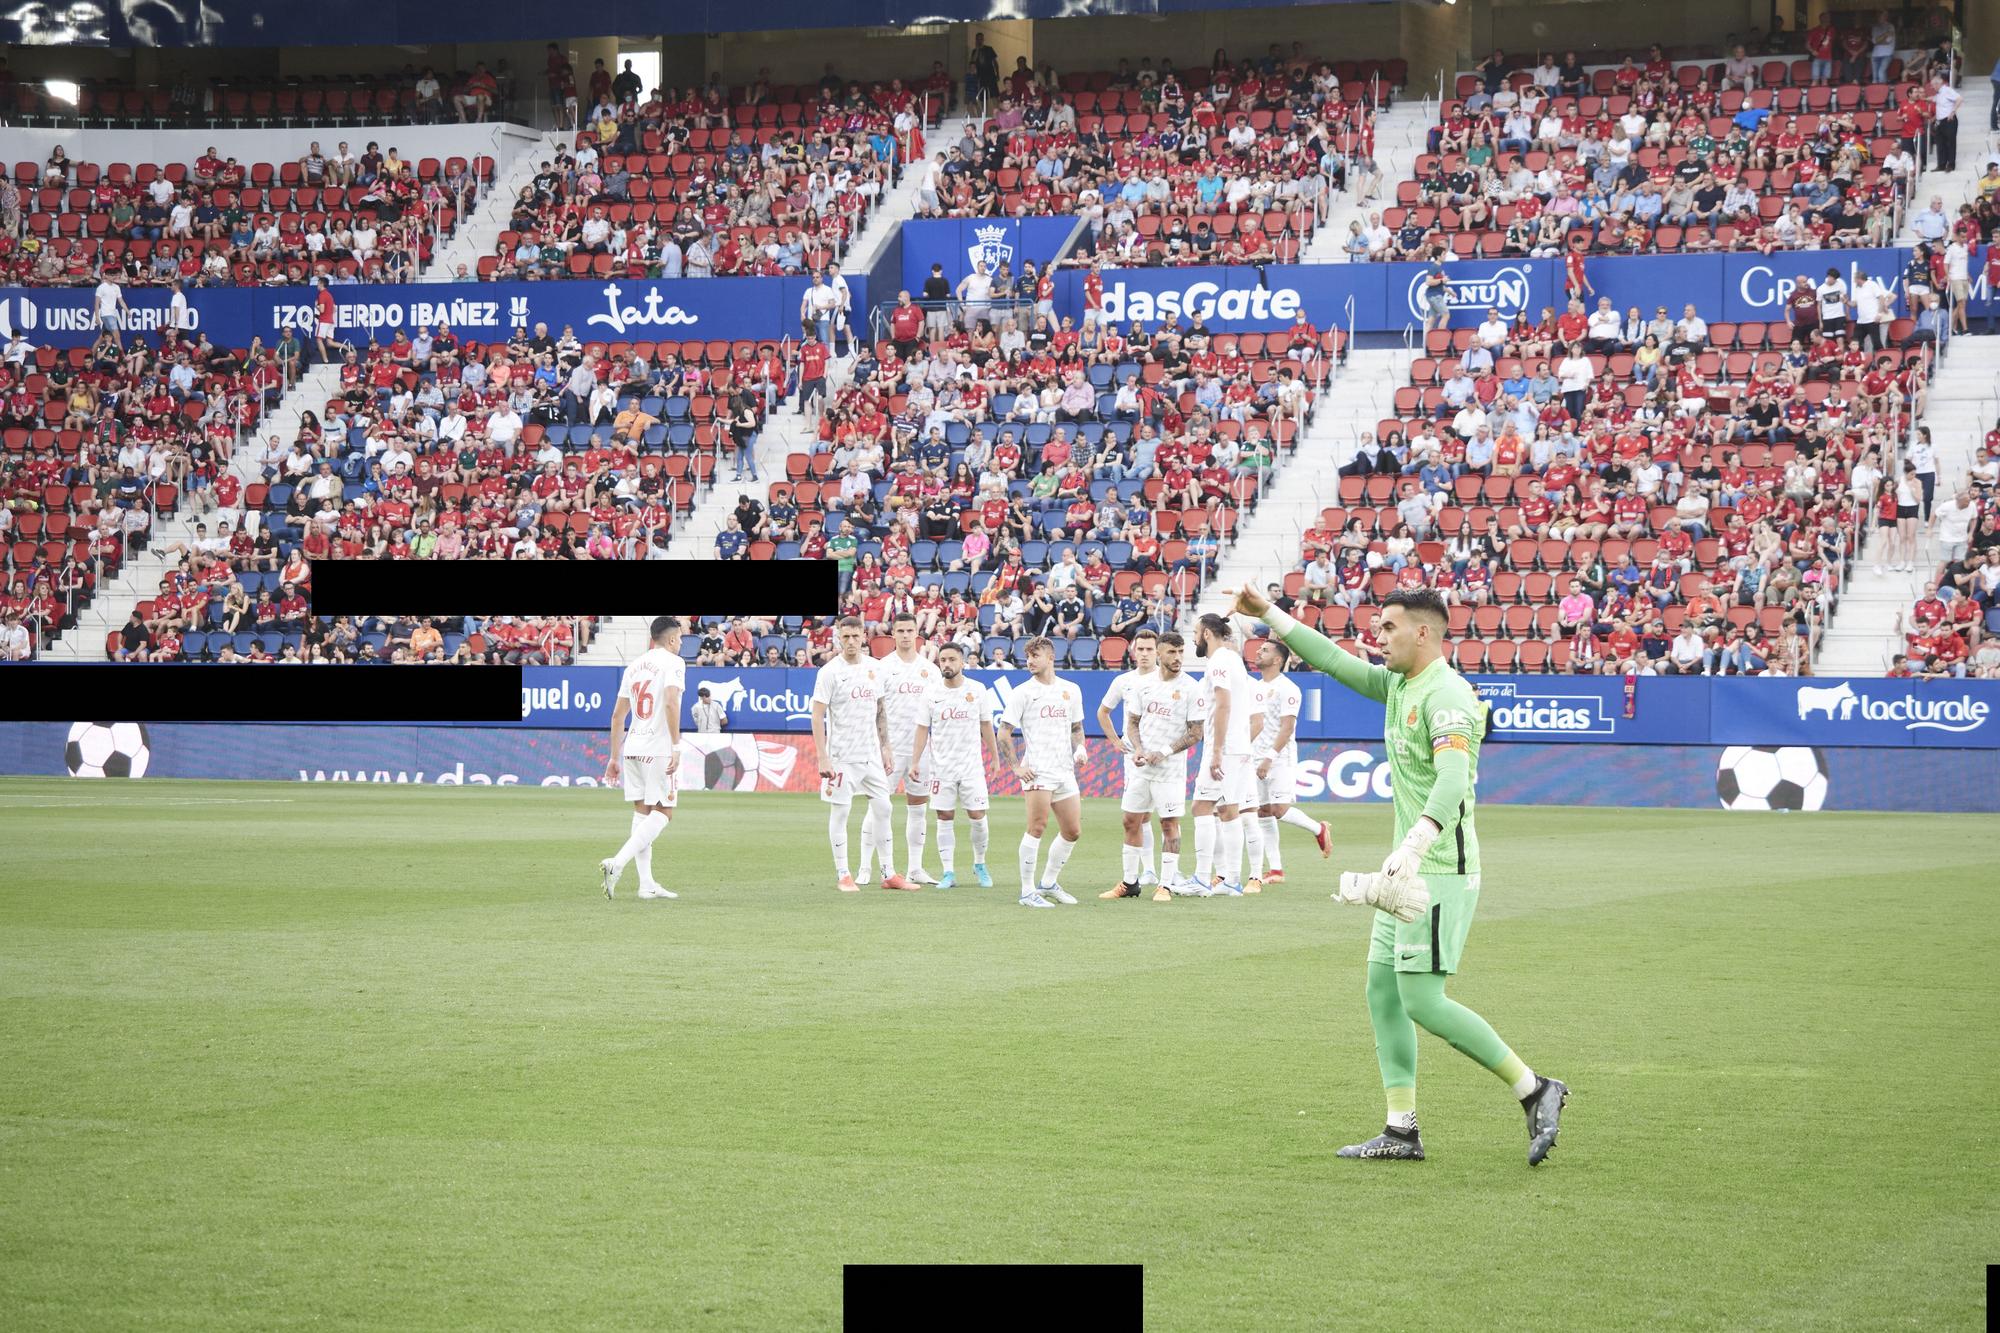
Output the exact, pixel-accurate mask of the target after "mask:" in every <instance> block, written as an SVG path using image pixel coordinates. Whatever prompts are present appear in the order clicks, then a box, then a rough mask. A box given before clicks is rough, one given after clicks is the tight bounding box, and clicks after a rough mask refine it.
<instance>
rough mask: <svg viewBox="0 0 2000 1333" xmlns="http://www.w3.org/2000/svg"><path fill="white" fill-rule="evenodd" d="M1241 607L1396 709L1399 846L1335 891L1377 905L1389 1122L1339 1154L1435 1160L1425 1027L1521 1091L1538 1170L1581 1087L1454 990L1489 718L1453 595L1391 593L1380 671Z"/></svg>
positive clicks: (1375, 954)
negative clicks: (1422, 1133)
mask: <svg viewBox="0 0 2000 1333" xmlns="http://www.w3.org/2000/svg"><path fill="white" fill-rule="evenodd" d="M1236 609H1237V610H1238V611H1239V612H1241V613H1242V614H1244V615H1251V616H1257V617H1258V618H1260V619H1262V620H1263V621H1264V623H1265V624H1267V625H1269V626H1270V627H1271V629H1272V632H1273V633H1275V634H1276V635H1277V636H1278V637H1279V638H1280V639H1282V640H1283V641H1284V644H1285V646H1286V647H1287V648H1289V649H1291V651H1292V652H1294V653H1297V654H1298V655H1299V657H1300V658H1301V659H1302V660H1303V661H1304V662H1305V664H1306V665H1307V666H1309V667H1312V668H1313V669H1314V670H1316V671H1320V672H1323V673H1325V674H1326V675H1329V676H1332V677H1333V678H1334V679H1335V680H1337V681H1339V682H1340V683H1341V684H1342V685H1345V686H1347V688H1349V689H1350V690H1353V691H1354V692H1355V693H1357V694H1361V695H1365V696H1367V697H1368V698H1370V699H1380V700H1381V701H1382V702H1383V705H1384V715H1383V723H1382V740H1383V744H1384V746H1385V747H1386V748H1387V750H1388V752H1389V776H1390V780H1391V783H1392V785H1393V786H1394V789H1395V793H1394V794H1395V808H1396V836H1397V846H1396V850H1394V851H1393V852H1391V853H1389V857H1388V859H1387V860H1385V861H1384V862H1383V863H1382V869H1381V870H1380V871H1379V872H1374V873H1368V874H1358V873H1354V872H1351V871H1350V872H1349V873H1347V874H1344V875H1342V876H1341V877H1340V892H1339V893H1337V894H1335V895H1334V896H1335V897H1337V898H1339V899H1340V900H1341V901H1342V902H1348V903H1366V904H1369V905H1371V906H1373V907H1375V908H1377V909H1378V910H1377V912H1376V915H1375V933H1374V936H1373V938H1372V939H1371V940H1370V941H1369V945H1368V1017H1369V1020H1370V1022H1371V1023H1373V1025H1374V1028H1375V1056H1376V1060H1377V1061H1378V1062H1379V1063H1380V1065H1381V1066H1382V1088H1383V1091H1384V1092H1385V1093H1386V1094H1387V1098H1388V1103H1389V1121H1388V1125H1387V1126H1386V1127H1385V1128H1384V1129H1383V1131H1382V1133H1381V1134H1380V1135H1378V1136H1377V1137H1375V1138H1373V1139H1370V1140H1369V1141H1368V1142H1366V1143H1357V1144H1354V1145H1352V1146H1351V1147H1346V1148H1342V1149H1341V1150H1340V1154H1339V1155H1340V1156H1342V1157H1369V1158H1391V1159H1397V1158H1400V1159H1406V1160H1412V1161H1422V1160H1423V1156H1424V1146H1423V1141H1422V1140H1421V1139H1420V1138H1419V1137H1418V1135H1417V1029H1418V1028H1419V1027H1422V1028H1424V1029H1425V1030H1426V1031H1428V1032H1431V1033H1433V1034H1435V1035H1437V1036H1440V1037H1443V1038H1444V1039H1445V1040H1446V1041H1448V1042H1450V1043H1451V1044H1452V1045H1453V1046H1454V1047H1456V1048H1457V1049H1458V1050H1459V1051H1461V1052H1463V1053H1464V1054H1466V1055H1469V1056H1471V1057H1472V1058H1473V1059H1474V1060H1477V1061H1478V1062H1479V1063H1480V1064H1482V1065H1484V1066H1485V1067H1486V1068H1487V1069H1490V1070H1492V1071H1493V1072H1494V1073H1495V1074H1497V1075H1499V1077H1500V1080H1501V1081H1502V1082H1503V1083H1506V1084H1507V1085H1508V1086H1509V1087H1510V1088H1511V1089H1512V1090H1513V1092H1514V1095H1515V1096H1516V1097H1518V1098H1519V1099H1520V1101H1521V1107H1522V1109H1523V1110H1525V1111H1526V1112H1527V1113H1528V1165H1529V1166H1535V1165H1538V1164H1539V1163H1540V1162H1541V1161H1542V1159H1543V1158H1545V1157H1547V1156H1548V1155H1549V1151H1550V1149H1552V1148H1554V1147H1555V1145H1556V1129H1557V1125H1558V1123H1559V1121H1560V1120H1561V1118H1562V1108H1563V1103H1564V1102H1566V1101H1567V1100H1568V1099H1569V1088H1568V1087H1567V1086H1565V1085H1564V1084H1562V1083H1560V1082H1558V1081H1556V1080H1555V1079H1551V1078H1539V1077H1537V1076H1536V1074H1535V1072H1534V1071H1533V1070H1532V1069H1530V1068H1528V1066H1527V1065H1526V1064H1524V1063H1522V1061H1521V1057H1520V1056H1518V1055H1516V1054H1514V1052H1513V1051H1512V1050H1511V1049H1510V1048H1509V1047H1508V1045H1507V1043H1506V1042H1504V1041H1502V1040H1500V1037H1499V1034H1497V1033H1495V1032H1494V1031H1493V1029H1492V1027H1491V1026H1490V1025H1488V1023H1487V1022H1486V1020H1485V1019H1483V1018H1481V1017H1480V1016H1479V1015H1478V1014H1476V1013H1474V1012H1473V1011H1472V1010H1470V1009H1467V1008H1466V1007H1465V1006H1464V1005H1462V1004H1459V1003H1458V1002H1457V1001H1456V1000H1451V999H1448V998H1446V996H1445V993H1444V983H1445V978H1446V977H1448V976H1450V975H1451V974H1452V973H1454V972H1456V971H1458V962H1459V956H1460V955H1461V954H1462V953H1463V952H1464V950H1465V937H1466V934H1467V933H1468V932H1469V931H1470V930H1471V929H1472V914H1473V912H1474V911H1475V910H1477V908H1478V906H1479V836H1478V834H1477V833H1476V832H1474V830H1473V790H1472V788H1473V783H1474V781H1475V780H1476V778H1477V775H1478V769H1479V745H1480V742H1481V740H1483V739H1484V736H1485V732H1486V723H1487V707H1486V704H1485V702H1484V701H1483V700H1481V699H1480V698H1479V696H1478V695H1477V694H1475V693H1474V692H1473V689H1472V686H1471V685H1470V684H1468V683H1467V682H1466V680H1465V677H1463V676H1461V675H1459V674H1458V673H1457V672H1456V671H1454V670H1452V668H1451V664H1450V663H1449V662H1447V661H1445V660H1444V636H1445V625H1446V623H1447V616H1446V611H1445V603H1444V599H1443V598H1442V597H1440V596H1439V595H1438V594H1437V593H1436V592H1434V591H1432V590H1431V589H1429V588H1413V589H1408V590H1403V591H1398V592H1393V593H1391V594H1389V595H1388V596H1387V597H1385V598H1383V602H1382V612H1381V615H1380V616H1379V617H1377V619H1376V621H1375V635H1376V637H1377V639H1379V640H1380V641H1381V644H1382V660H1383V662H1384V665H1382V666H1371V665H1370V664H1369V663H1368V662H1367V661H1365V660H1363V659H1362V658H1359V657H1356V656H1354V655H1353V654H1352V653H1349V652H1346V651H1345V650H1343V649H1342V648H1341V647H1340V646H1339V645H1338V644H1335V643H1334V642H1333V641H1332V640H1330V639H1328V638H1326V637H1325V636H1324V635H1322V634H1319V633H1317V632H1316V631H1314V630H1310V629H1307V628H1306V627H1305V626H1303V625H1301V624H1299V623H1298V622H1297V621H1295V620H1293V619H1292V618H1291V617H1290V616H1288V615H1286V614H1285V613H1284V612H1283V611H1280V610H1279V609H1277V608H1276V607H1274V606H1272V605H1271V603H1270V601H1269V600H1268V599H1266V598H1265V597H1264V596H1263V594H1261V593H1259V592H1258V591H1257V589H1256V587H1255V586H1254V585H1246V586H1245V587H1244V589H1243V590H1242V591H1241V592H1240V593H1238V594H1237V597H1236Z"/></svg>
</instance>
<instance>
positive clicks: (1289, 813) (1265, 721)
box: [1243, 638, 1333, 892]
mask: <svg viewBox="0 0 2000 1333" xmlns="http://www.w3.org/2000/svg"><path fill="white" fill-rule="evenodd" d="M1290 658H1291V654H1290V653H1289V652H1287V651H1286V649H1285V645H1284V644H1282V643H1280V642H1278V640H1276V639H1269V638H1267V639H1261V640H1259V641H1258V643H1257V674H1258V677H1259V679H1258V680H1257V681H1255V682H1253V685H1254V686H1256V687H1257V688H1259V690H1260V701H1259V703H1258V706H1257V716H1256V717H1255V718H1253V719H1251V727H1252V730H1253V734H1254V736H1255V739H1254V740H1253V741H1252V742H1251V744H1250V758H1251V761H1252V762H1253V763H1254V764H1255V765H1256V773H1257V827H1258V828H1259V829H1260V830H1261V832H1262V833H1263V835H1264V836H1263V837H1262V838H1261V839H1259V840H1258V842H1256V843H1255V844H1253V845H1252V846H1251V849H1250V877H1251V879H1252V880H1257V879H1261V880H1262V881H1263V882H1264V883H1266V884H1283V883H1284V882H1285V862H1284V858H1283V857H1282V856H1280V855H1279V851H1278V826H1279V825H1280V824H1281V823H1282V824H1291V825H1293V826H1294V827H1296V828H1302V829H1304V830H1305V831H1306V832H1308V833H1310V834H1312V835H1313V839H1314V841H1316V842H1318V843H1319V854H1320V856H1321V858H1322V859H1324V858H1325V857H1327V856H1330V855H1332V854H1333V839H1332V837H1331V836H1329V833H1328V830H1327V827H1326V825H1325V824H1323V823H1321V822H1320V821H1319V820H1317V819H1314V818H1312V817H1311V816H1310V815H1308V814H1306V812H1305V811H1303V810H1299V809H1295V808H1294V807H1293V805H1292V802H1293V801H1295V800H1296V799H1298V793H1299V788H1298V777H1297V773H1296V769H1297V765H1298V762H1299V742H1298V739H1297V733H1298V725H1299V705H1300V703H1301V702H1302V696H1301V695H1300V693H1299V687H1298V683H1297V682H1296V681H1294V680H1293V679H1292V678H1291V677H1290V676H1287V675H1286V674H1285V663H1286V662H1287V661H1288V660H1289V659H1290ZM1260 851H1261V852H1262V854H1263V855H1262V860H1263V862H1264V864H1263V865H1260V864H1259V856H1258V853H1259V852H1260ZM1265 865H1268V866H1269V867H1270V868H1269V870H1268V871H1266V870H1265V868H1264V867H1265ZM1260 872H1261V873H1260ZM1243 887H1244V891H1245V892H1248V891H1249V887H1250V886H1249V885H1248V884H1245V885H1244V886H1243Z"/></svg>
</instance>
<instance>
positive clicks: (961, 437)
mask: <svg viewBox="0 0 2000 1333" xmlns="http://www.w3.org/2000/svg"><path fill="white" fill-rule="evenodd" d="M944 442H945V443H946V444H948V445H950V446H951V447H952V448H954V449H963V448H964V447H965V446H966V445H967V444H969V443H971V442H972V427H970V426H968V425H966V424H965V423H964V422H963V421H947V422H946V423H945V427H944Z"/></svg>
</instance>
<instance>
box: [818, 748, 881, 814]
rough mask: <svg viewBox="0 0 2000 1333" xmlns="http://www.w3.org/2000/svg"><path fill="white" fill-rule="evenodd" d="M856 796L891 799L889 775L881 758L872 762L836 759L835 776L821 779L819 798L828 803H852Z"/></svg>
mask: <svg viewBox="0 0 2000 1333" xmlns="http://www.w3.org/2000/svg"><path fill="white" fill-rule="evenodd" d="M856 796H866V797H868V798H869V799H871V800H872V799H873V798H875V797H877V796H880V797H881V798H882V799H883V800H885V801H886V800H888V799H889V775H888V774H887V773H885V772H884V771H883V770H882V761H881V760H879V759H878V760H876V761H875V762H874V763H872V764H851V763H843V762H841V761H839V760H835V761H834V765H833V776H832V777H831V778H822V779H820V784H819V798H820V799H821V800H822V801H825V802H826V803H827V804H828V805H851V804H853V802H854V798H855V797H856Z"/></svg>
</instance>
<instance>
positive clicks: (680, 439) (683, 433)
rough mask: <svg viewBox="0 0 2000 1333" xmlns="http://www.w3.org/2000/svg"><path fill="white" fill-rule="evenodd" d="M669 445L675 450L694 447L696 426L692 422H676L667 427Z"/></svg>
mask: <svg viewBox="0 0 2000 1333" xmlns="http://www.w3.org/2000/svg"><path fill="white" fill-rule="evenodd" d="M667 444H668V446H669V447H671V448H674V449H691V448H693V447H694V425H693V423H692V422H687V421H676V422H673V423H672V424H671V425H669V426H668V427H667Z"/></svg>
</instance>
